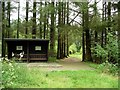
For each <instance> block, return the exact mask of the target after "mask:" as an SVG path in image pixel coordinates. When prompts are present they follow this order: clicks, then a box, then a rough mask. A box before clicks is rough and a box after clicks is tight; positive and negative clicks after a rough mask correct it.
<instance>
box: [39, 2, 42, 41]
mask: <svg viewBox="0 0 120 90" xmlns="http://www.w3.org/2000/svg"><path fill="white" fill-rule="evenodd" d="M40 7H41V8H40V20H39V30H40V38H41V39H42V21H41V20H42V2H40Z"/></svg>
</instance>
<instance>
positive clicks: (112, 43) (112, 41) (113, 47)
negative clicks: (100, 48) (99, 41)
mask: <svg viewBox="0 0 120 90" xmlns="http://www.w3.org/2000/svg"><path fill="white" fill-rule="evenodd" d="M107 38H108V43H107V45H106V49H107V51H108V55H109V59H110V60H109V61H110V62H113V63H117V62H118V60H119V57H118V42H117V39H116V37H115V36H113V35H112V34H110V33H108V35H107Z"/></svg>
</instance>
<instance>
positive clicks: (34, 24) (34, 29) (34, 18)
mask: <svg viewBox="0 0 120 90" xmlns="http://www.w3.org/2000/svg"><path fill="white" fill-rule="evenodd" d="M32 38H36V1H34V2H33V27H32Z"/></svg>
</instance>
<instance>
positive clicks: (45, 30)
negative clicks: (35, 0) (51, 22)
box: [43, 2, 47, 39]
mask: <svg viewBox="0 0 120 90" xmlns="http://www.w3.org/2000/svg"><path fill="white" fill-rule="evenodd" d="M46 6H47V3H46V2H45V7H46ZM46 20H47V19H46V13H45V14H44V35H43V36H44V39H45V37H46Z"/></svg>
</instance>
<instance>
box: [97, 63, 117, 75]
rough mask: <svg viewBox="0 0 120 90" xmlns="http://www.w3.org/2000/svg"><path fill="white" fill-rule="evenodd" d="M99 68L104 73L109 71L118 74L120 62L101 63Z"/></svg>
mask: <svg viewBox="0 0 120 90" xmlns="http://www.w3.org/2000/svg"><path fill="white" fill-rule="evenodd" d="M97 69H98V70H99V71H101V72H102V73H108V74H112V75H118V71H119V68H118V64H112V63H109V62H108V61H106V62H104V63H102V64H100V65H99V66H98V68H97Z"/></svg>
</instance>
